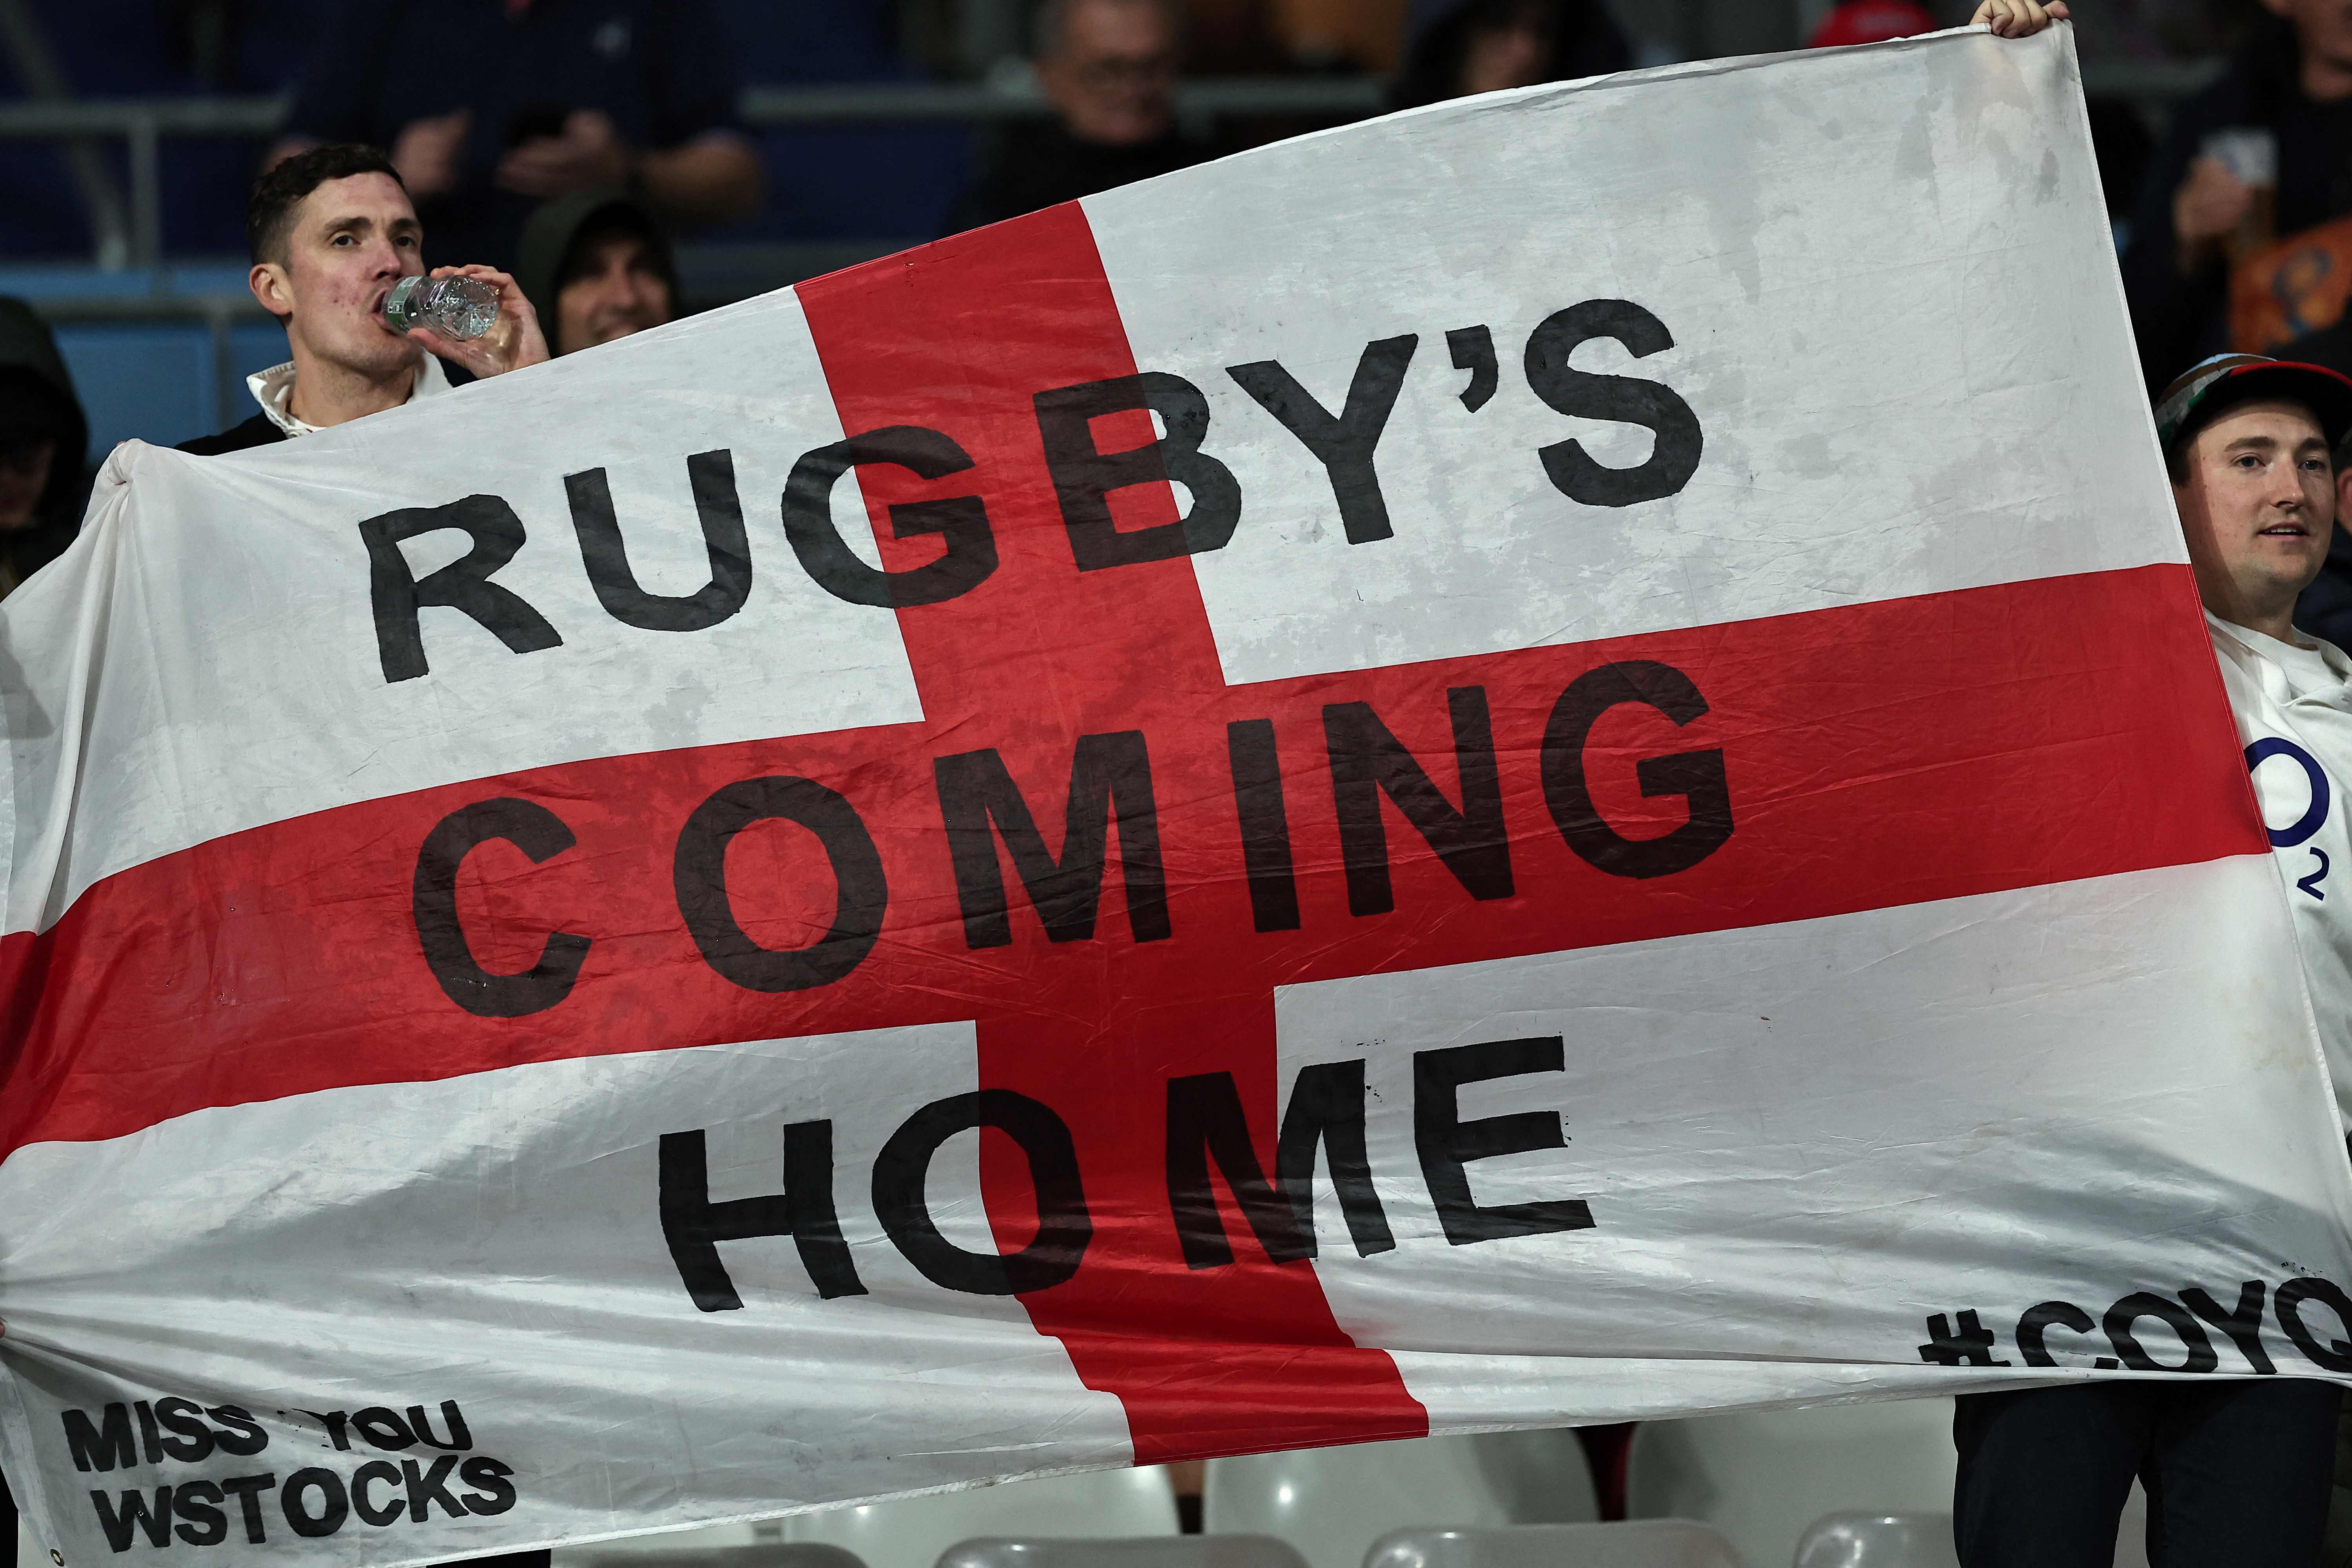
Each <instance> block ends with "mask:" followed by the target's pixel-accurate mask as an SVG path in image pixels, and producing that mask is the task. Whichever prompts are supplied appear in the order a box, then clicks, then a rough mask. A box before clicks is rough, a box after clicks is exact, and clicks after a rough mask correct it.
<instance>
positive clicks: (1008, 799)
mask: <svg viewBox="0 0 2352 1568" xmlns="http://www.w3.org/2000/svg"><path fill="white" fill-rule="evenodd" d="M931 771H932V774H933V782H934V784H936V786H937V788H938V790H939V796H940V818H941V820H942V821H943V822H944V823H945V824H946V826H947V835H948V854H949V857H950V859H951V860H952V862H953V864H954V868H955V880H956V899H957V901H958V904H959V906H960V907H961V910H962V913H963V938H964V944H965V945H966V946H967V947H971V948H983V947H1003V946H1005V945H1006V944H1008V943H1009V942H1012V940H1013V923H1012V918H1011V910H1010V907H1009V905H1008V902H1007V900H1006V895H1005V889H1004V868H1003V866H1002V865H1001V864H1000V863H999V862H998V860H997V858H996V840H997V837H998V835H999V834H1002V835H1003V839H1004V848H1005V851H1006V853H1007V854H1009V855H1011V856H1012V857H1013V871H1014V872H1015V873H1016V874H1017V875H1018V876H1019V877H1020V879H1021V885H1022V887H1023V888H1024V889H1027V891H1028V894H1029V900H1030V902H1031V903H1032V904H1033V905H1034V906H1035V908H1036V910H1037V918H1038V919H1039V921H1042V922H1044V925H1045V935H1046V937H1047V938H1048V939H1049V940H1051V941H1054V942H1082V941H1085V940H1086V939H1087V938H1089V937H1091V936H1093V935H1094V934H1095V915H1096V911H1097V909H1098V908H1099V907H1100V905H1101V902H1102V885H1103V871H1104V867H1105V863H1106V860H1107V858H1108V853H1109V847H1110V830H1111V827H1112V826H1113V825H1114V824H1115V825H1116V826H1118V875H1119V883H1120V886H1121V887H1122V888H1123V889H1125V890H1126V894H1127V924H1128V930H1129V932H1130V933H1131V934H1132V935H1133V937H1134V939H1135V940H1136V941H1137V942H1158V941H1160V940H1161V939H1162V938H1164V937H1166V936H1167V935H1168V934H1169V931H1170V927H1169V923H1168V879H1167V876H1166V873H1165V872H1163V871H1162V870H1161V868H1160V815H1159V810H1158V808H1157V806H1156V805H1154V803H1153V800H1152V795H1151V755H1150V751H1149V749H1148V748H1147V747H1146V746H1145V744H1144V740H1143V731H1140V730H1121V731H1115V732H1113V733H1111V734H1107V735H1081V736H1079V737H1078V742H1077V746H1076V750H1075V751H1073V752H1072V753H1071V755H1070V793H1069V796H1068V799H1067V803H1066V805H1065V806H1064V809H1063V817H1062V826H1063V830H1062V853H1061V855H1060V857H1059V858H1056V857H1055V855H1054V853H1053V852H1052V851H1051V850H1049V849H1047V848H1046V847H1045V837H1044V836H1043V835H1042V834H1040V833H1039V832H1038V831H1037V822H1036V818H1035V817H1034V816H1031V815H1030V811H1029V803H1028V801H1027V800H1026V799H1025V798H1024V796H1023V795H1022V793H1021V788H1020V786H1019V785H1018V784H1014V783H1013V775H1012V773H1011V772H1010V771H1008V770H1007V769H1006V767H1005V765H1004V758H1003V756H1002V755H1001V754H1000V753H998V752H995V751H993V750H991V751H984V752H962V753H961V754H960V755H957V756H951V757H940V758H938V759H936V760H935V761H934V762H933V763H932V764H931Z"/></svg>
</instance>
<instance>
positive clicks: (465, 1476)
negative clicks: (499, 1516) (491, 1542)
mask: <svg viewBox="0 0 2352 1568" xmlns="http://www.w3.org/2000/svg"><path fill="white" fill-rule="evenodd" d="M513 1474H514V1467H513V1466H512V1465H509V1464H507V1463H505V1462H504V1461H502V1460H499V1459H493V1458H490V1457H489V1456H488V1455H487V1454H477V1455H475V1456H474V1457H473V1458H470V1459H467V1461H466V1462H465V1463H464V1464H462V1465H459V1466H458V1467H457V1479H460V1480H462V1481H464V1482H465V1483H466V1484H467V1486H469V1487H472V1488H473V1490H472V1491H469V1492H467V1494H466V1495H465V1496H464V1497H463V1498H461V1499H460V1501H462V1502H463V1503H464V1504H465V1505H466V1510H467V1512H469V1513H477V1514H481V1515H483V1516H485V1517H487V1516H488V1515H490V1514H494V1513H504V1512H506V1510H509V1509H510V1508H512V1507H514V1505H515V1489H514V1483H513V1482H512V1481H510V1480H509V1479H507V1478H508V1477H509V1476H511V1475H513Z"/></svg>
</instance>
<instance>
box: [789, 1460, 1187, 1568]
mask: <svg viewBox="0 0 2352 1568" xmlns="http://www.w3.org/2000/svg"><path fill="white" fill-rule="evenodd" d="M1176 1533H1177V1528H1176V1494H1175V1493H1174V1492H1173V1491H1172V1490H1171V1489H1170V1488H1169V1485H1168V1474H1167V1472H1166V1471H1165V1470H1161V1469H1158V1468H1150V1469H1129V1470H1094V1471H1089V1472H1087V1474H1084V1475H1076V1476H1045V1477H1042V1478H1040V1479H1035V1480H1024V1481H1004V1482H1001V1483H999V1484H998V1485H995V1486H987V1487H973V1488H971V1489H968V1490H965V1491H960V1492H942V1493H940V1494H939V1495H937V1496H934V1497H919V1498H903V1499H900V1500H898V1501H896V1502H881V1503H868V1504H866V1505H863V1506H860V1507H856V1508H834V1509H826V1510H823V1511H822V1512H818V1513H804V1514H799V1515H796V1516H794V1517H793V1518H791V1519H788V1520H786V1521H784V1538H785V1539H786V1540H788V1541H814V1542H825V1543H826V1544H828V1545H833V1546H842V1547H846V1548H847V1549H849V1550H850V1551H852V1552H856V1553H857V1555H858V1556H859V1557H861V1558H863V1559H865V1561H866V1563H869V1564H870V1565H871V1568H931V1565H932V1564H933V1563H937V1562H938V1561H939V1560H940V1554H941V1553H943V1552H946V1551H947V1549H948V1548H949V1547H950V1546H953V1545H956V1544H957V1543H958V1542H965V1541H971V1540H974V1539H976V1538H979V1537H982V1536H991V1537H1005V1538H1009V1539H1012V1540H1016V1541H1023V1542H1033V1541H1039V1540H1068V1539H1071V1538H1074V1537H1079V1538H1083V1537H1108V1536H1138V1535H1157V1536H1173V1535H1175V1534H1176Z"/></svg>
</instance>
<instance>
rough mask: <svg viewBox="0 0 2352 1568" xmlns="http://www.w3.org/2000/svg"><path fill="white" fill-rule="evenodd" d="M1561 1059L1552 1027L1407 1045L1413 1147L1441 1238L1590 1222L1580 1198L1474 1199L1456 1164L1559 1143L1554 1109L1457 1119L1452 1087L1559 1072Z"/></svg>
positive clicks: (1494, 1236) (1467, 1238) (1473, 1238)
mask: <svg viewBox="0 0 2352 1568" xmlns="http://www.w3.org/2000/svg"><path fill="white" fill-rule="evenodd" d="M1566 1060H1567V1055H1566V1050H1565V1048H1564V1047H1563V1046H1562V1044H1561V1041H1560V1037H1559V1036H1558V1035H1547V1036H1543V1037H1538V1038H1534V1039H1524V1040H1488V1041H1485V1042H1482V1043H1481V1044H1478V1045H1475V1046H1452V1047H1447V1048H1445V1049H1444V1050H1435V1051H1415V1052H1414V1053H1413V1057H1412V1141H1413V1147H1414V1149H1415V1150H1416V1151H1417V1152H1419V1153H1420V1156H1421V1173H1422V1178H1423V1180H1424V1181H1426V1182H1427V1183H1428V1184H1429V1198H1430V1202H1431V1203H1433V1204H1434V1205H1436V1206H1437V1217H1438V1220H1439V1222H1440V1223H1441V1224H1443V1225H1444V1227H1445V1239H1446V1240H1447V1241H1448V1242H1450V1243H1452V1244H1453V1245H1454V1246H1455V1247H1467V1246H1469V1245H1470V1244H1471V1243H1472V1242H1477V1241H1496V1240H1499V1239H1501V1238H1502V1237H1512V1236H1547V1235H1549V1234H1551V1233H1552V1232H1554V1231H1562V1230H1585V1229H1589V1228H1591V1225H1592V1210H1591V1207H1590V1206H1589V1205H1587V1204H1586V1203H1585V1202H1584V1200H1583V1199H1581V1198H1557V1199H1552V1200H1549V1201H1547V1202H1542V1203H1522V1204H1492V1205H1482V1204H1480V1203H1479V1202H1478V1201H1477V1200H1476V1199H1475V1198H1474V1197H1472V1196H1471V1194H1470V1173H1469V1172H1468V1171H1466V1170H1465V1169H1464V1167H1465V1165H1467V1164H1468V1163H1470V1162H1471V1161H1473V1160H1491V1159H1494V1158H1496V1156H1498V1155H1502V1154H1525V1153H1528V1152H1533V1151H1535V1150H1538V1149H1561V1148H1565V1147H1567V1144H1568V1139H1567V1137H1566V1135H1565V1134H1563V1133H1562V1132H1561V1131H1560V1126H1559V1116H1558V1114H1557V1113H1555V1112H1552V1111H1549V1110H1523V1111H1518V1112H1517V1113H1515V1114H1513V1115H1509V1116H1488V1117H1483V1118H1481V1119H1480V1120H1478V1121H1463V1120H1462V1113H1461V1104H1460V1097H1459V1093H1458V1091H1459V1090H1460V1089H1461V1087H1462V1086H1463V1085H1464V1084H1465V1083H1485V1082H1487V1081H1489V1080H1490V1079H1498V1078H1518V1077H1520V1076H1522V1075H1524V1074H1528V1073H1538V1072H1559V1071H1561V1070H1562V1069H1563V1067H1564V1065H1565V1063H1566Z"/></svg>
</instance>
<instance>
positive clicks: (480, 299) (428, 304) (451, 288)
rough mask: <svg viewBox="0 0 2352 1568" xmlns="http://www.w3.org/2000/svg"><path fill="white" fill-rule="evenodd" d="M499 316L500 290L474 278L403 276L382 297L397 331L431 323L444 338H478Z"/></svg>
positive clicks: (387, 316)
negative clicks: (389, 291) (390, 290)
mask: <svg viewBox="0 0 2352 1568" xmlns="http://www.w3.org/2000/svg"><path fill="white" fill-rule="evenodd" d="M498 319H499V291H498V290H497V289H493V288H491V287H490V286H489V285H488V284H487V283H478V282H476V281H475V280H474V279H471V278H423V277H418V278H404V279H401V280H400V281H399V282H397V283H395V284H394V285H393V286H392V292H391V293H389V294H386V295H385V296H384V297H383V322H384V325H386V326H388V327H390V328H391V329H392V330H393V331H395V332H405V331H408V329H409V328H411V327H430V328H432V329H433V330H434V331H436V332H438V333H440V334H441V335H442V336H443V337H445V338H478V337H480V336H481V335H482V334H483V333H484V332H487V331H489V330H490V326H491V324H492V323H493V322H495V321H497V320H498Z"/></svg>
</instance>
